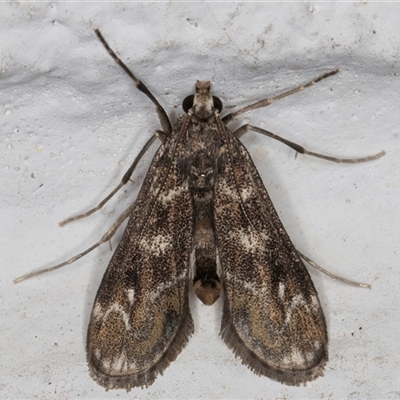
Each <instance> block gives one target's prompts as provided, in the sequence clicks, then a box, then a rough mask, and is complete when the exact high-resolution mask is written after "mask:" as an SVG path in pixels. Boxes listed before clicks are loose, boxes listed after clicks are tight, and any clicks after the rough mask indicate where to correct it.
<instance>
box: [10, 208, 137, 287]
mask: <svg viewBox="0 0 400 400" xmlns="http://www.w3.org/2000/svg"><path fill="white" fill-rule="evenodd" d="M133 206H134V204H133V205H131V206H130V207H128V208H127V209H126V210H125V211H124V212H123V213H122V215H120V217H119V218H118V219H117V221H116V222H114V224H113V225H112V226H111V228H110V229H109V230H108V231H107V232H106V233H105V234H104V235H103V237H102V238H101V239H100V240H99V241H98V242H96V243H95V244H94V245H93V246H90V247H89V248H88V249H86V250H84V251H82V253H79V254H77V255H76V256H74V257H72V258H70V259H69V260H67V261H64V262H62V263H61V264H57V265H54V266H52V267H49V268H44V269H40V270H39V271H35V272H30V273H29V274H26V275H22V276H20V277H19V278H16V279H14V283H19V282H22V281H25V280H26V279H30V278H33V277H35V276H38V275H42V274H45V273H47V272H51V271H55V270H56V269H59V268H61V267H65V266H66V265H69V264H72V263H74V262H75V261H77V260H79V259H80V258H82V257H83V256H85V255H86V254H89V253H90V252H91V251H92V250H94V249H95V248H97V247H99V246H100V245H101V244H103V243H105V242H108V241H109V240H110V239H111V238H112V237H113V236H114V234H115V232H116V231H117V230H118V228H119V227H120V226H121V224H122V223H123V222H124V221H125V220H126V218H128V217H129V214H130V213H131V210H132V207H133Z"/></svg>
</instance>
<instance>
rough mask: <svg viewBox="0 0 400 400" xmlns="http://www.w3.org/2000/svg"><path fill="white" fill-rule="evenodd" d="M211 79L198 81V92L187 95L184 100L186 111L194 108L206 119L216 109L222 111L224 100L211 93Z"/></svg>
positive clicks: (184, 109) (196, 112) (200, 116)
mask: <svg viewBox="0 0 400 400" xmlns="http://www.w3.org/2000/svg"><path fill="white" fill-rule="evenodd" d="M210 88H211V82H210V81H197V83H196V94H194V95H193V94H192V95H190V96H187V97H186V98H185V99H184V100H183V102H182V108H183V111H185V113H188V112H189V110H191V109H193V113H194V114H195V115H197V116H198V117H199V118H200V119H202V120H206V119H208V118H210V117H211V116H212V115H213V112H214V110H218V112H219V113H220V112H221V111H222V101H221V100H220V99H219V98H218V97H216V96H211V94H210Z"/></svg>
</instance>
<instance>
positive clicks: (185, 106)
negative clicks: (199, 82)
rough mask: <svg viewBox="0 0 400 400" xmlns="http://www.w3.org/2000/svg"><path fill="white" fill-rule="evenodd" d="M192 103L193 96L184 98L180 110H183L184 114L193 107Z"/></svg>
mask: <svg viewBox="0 0 400 400" xmlns="http://www.w3.org/2000/svg"><path fill="white" fill-rule="evenodd" d="M193 101H194V96H193V95H190V96H188V97H185V99H184V100H183V102H182V108H183V111H185V113H186V114H187V113H188V111H189V110H190V109H191V108H192V107H193Z"/></svg>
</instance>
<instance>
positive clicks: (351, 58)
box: [0, 1, 400, 399]
mask: <svg viewBox="0 0 400 400" xmlns="http://www.w3.org/2000/svg"><path fill="white" fill-rule="evenodd" d="M399 18H400V4H398V3H397V4H396V3H369V2H352V3H350V2H346V3H330V2H306V3H303V2H302V3H250V2H249V3H247V2H240V3H239V2H235V3H233V2H227V3H224V2H219V3H204V2H197V3H178V2H168V3H167V2H165V3H162V2H161V3H160V2H158V3H146V2H142V3H130V2H124V3H117V2H108V3H107V2H103V3H97V2H86V3H81V4H78V3H73V2H71V3H63V2H40V3H39V2H38V3H32V2H17V1H12V2H7V3H1V4H0V71H1V75H0V88H1V90H0V126H1V130H0V181H1V183H2V185H1V187H0V191H1V196H0V219H1V221H2V223H1V228H0V229H1V234H0V260H1V263H0V268H1V275H0V297H1V308H2V310H1V313H0V335H1V338H2V341H1V344H2V352H1V353H2V355H1V358H0V370H1V374H0V391H1V397H2V398H14V399H16V398H19V399H20V398H21V399H22V398H40V399H56V398H57V399H73V398H78V397H79V398H82V399H90V398H96V399H100V398H115V396H118V398H141V399H142V398H143V399H158V398H159V399H162V398H175V399H187V398H224V399H225V398H226V399H227V398H263V399H266V398H268V399H278V398H279V399H283V398H287V399H303V398H308V399H317V398H324V399H327V398H335V399H339V398H348V399H366V398H373V399H378V398H398V396H399V393H400V381H399V379H398V377H399V375H400V341H399V336H400V323H399V320H400V319H399V308H400V307H399V306H400V293H399V290H398V287H399V286H400V270H399V237H400V231H399V230H400V228H399V226H400V224H399V214H400V172H399V171H400V169H399V168H400V142H399V122H398V120H399V112H398V108H399V104H400V81H399V77H398V76H399V73H400V65H399V56H400V28H399V23H398V21H399ZM94 28H100V29H101V31H102V33H103V35H104V36H105V37H106V39H107V40H108V42H109V44H110V45H111V46H112V48H113V49H114V50H115V51H116V52H117V54H119V55H120V57H121V58H122V59H123V60H124V61H125V62H126V63H127V65H128V66H129V67H130V68H131V69H132V70H133V71H134V72H135V73H136V74H137V76H138V77H140V78H141V79H142V80H143V81H144V82H145V83H146V85H147V86H148V87H149V88H150V90H151V91H152V92H153V93H154V95H155V96H156V97H157V98H158V100H159V101H160V102H161V104H162V105H163V106H164V107H165V108H166V110H167V112H168V114H169V116H170V118H171V119H172V120H174V119H176V117H177V116H178V115H179V114H181V113H182V110H181V102H182V99H183V98H184V97H185V96H187V95H188V94H191V93H192V91H193V88H194V84H195V81H196V80H197V79H200V80H211V81H212V84H213V90H214V93H215V94H216V95H217V96H219V97H220V98H221V99H222V101H223V103H224V106H225V110H227V111H226V112H229V111H231V110H232V109H233V108H234V107H237V108H239V107H242V106H244V105H246V104H249V103H250V102H254V101H257V100H260V99H262V98H265V97H268V96H270V95H274V94H277V93H279V92H281V91H284V90H287V89H289V88H291V87H294V86H296V85H300V84H302V83H305V82H307V81H308V80H309V79H311V78H314V77H316V76H318V75H319V74H321V73H322V72H324V71H329V70H330V69H333V68H335V67H339V68H340V73H339V74H338V75H335V76H333V77H331V78H329V79H327V80H324V81H323V82H321V83H319V84H317V85H316V86H314V87H312V88H310V89H308V90H306V91H304V92H302V93H298V94H295V95H293V96H291V97H288V98H285V99H283V100H281V101H279V102H277V103H274V104H273V105H271V106H270V107H267V108H265V109H260V110H257V111H254V112H252V113H250V114H246V115H244V116H242V117H241V118H238V120H237V121H235V122H233V123H232V124H231V125H230V127H232V129H235V128H236V127H238V126H240V124H243V123H244V122H251V124H253V125H256V126H260V127H262V128H265V129H268V130H270V131H272V132H274V133H276V134H279V135H282V136H283V137H285V138H287V139H289V140H292V141H295V142H296V143H299V144H301V145H303V146H305V147H307V148H308V149H310V150H313V151H316V152H321V153H324V154H329V155H334V156H338V157H362V156H365V155H371V154H375V153H377V152H379V151H381V150H385V151H386V153H387V154H386V156H385V157H383V158H381V159H379V160H377V161H373V162H370V163H364V164H353V165H351V164H334V163H330V162H327V161H324V160H319V159H316V158H313V157H307V156H301V155H298V156H297V157H295V155H296V154H295V152H294V151H293V150H292V149H290V148H288V147H286V146H284V145H282V144H281V143H279V142H276V141H273V140H271V139H268V138H266V137H263V136H261V135H258V134H256V133H248V134H247V135H245V136H244V137H243V139H242V140H243V142H244V143H245V145H246V147H247V148H248V149H249V151H250V152H251V154H252V156H253V159H254V162H255V163H256V165H257V167H258V169H259V171H260V174H261V175H262V177H263V180H264V183H265V186H266V187H267V189H268V191H269V193H270V196H271V198H272V200H273V202H274V204H275V206H276V209H277V211H278V213H279V216H280V217H281V219H282V221H283V223H284V225H285V227H286V229H287V231H288V233H289V235H290V237H291V239H292V241H293V243H294V244H295V246H296V247H297V248H298V249H299V250H300V251H302V252H303V253H305V254H306V255H308V256H309V257H311V258H312V259H314V260H315V261H316V262H318V263H319V264H321V265H322V266H324V267H325V268H327V269H328V270H330V271H331V272H333V273H336V274H338V275H341V276H344V277H347V278H349V279H353V280H359V281H363V282H368V283H370V284H371V285H372V289H371V290H366V289H359V288H354V287H351V286H348V285H345V284H342V283H340V282H338V281H335V280H331V279H330V278H328V277H327V276H325V275H323V274H321V273H319V272H317V271H315V270H312V269H311V270H310V274H311V275H312V277H313V280H314V282H315V286H316V287H317V290H318V292H319V294H320V299H321V303H322V306H323V308H324V311H325V315H326V319H327V324H328V330H329V340H330V361H329V363H328V365H327V368H326V372H325V376H324V377H323V378H320V379H318V380H316V381H314V382H312V383H309V384H308V385H307V386H306V387H288V386H284V385H281V384H279V383H276V382H274V381H272V380H270V379H268V378H265V377H258V376H256V375H254V374H253V373H252V372H251V371H250V370H248V369H247V368H246V367H245V366H244V365H242V364H241V362H240V360H239V359H237V358H235V357H234V355H233V354H232V352H231V351H230V350H229V349H228V348H227V347H226V346H225V344H224V343H223V341H222V340H221V339H220V338H219V336H218V334H219V324H220V317H221V312H222V302H221V301H219V302H218V303H217V304H216V305H215V306H214V307H212V308H207V307H205V306H203V305H201V304H200V303H199V302H198V301H197V300H196V299H195V298H194V297H193V296H191V306H192V314H193V318H194V321H195V329H196V332H195V334H194V336H193V337H192V338H191V340H190V342H189V344H188V346H187V347H186V348H185V349H184V350H183V351H182V353H181V354H180V355H179V357H178V358H177V360H176V361H175V362H174V363H172V364H171V365H170V367H169V368H167V370H166V371H165V373H164V375H163V376H160V377H159V378H158V379H157V380H156V381H155V383H154V384H153V385H152V386H151V387H149V388H147V389H135V390H132V391H131V393H129V394H127V393H125V392H124V391H111V392H106V391H105V390H104V389H103V388H102V387H100V386H98V385H97V384H96V383H95V382H94V381H92V379H91V378H90V377H89V374H88V370H87V365H86V360H85V340H86V329H87V324H88V320H89V315H90V311H91V307H92V304H93V300H94V296H95V294H96V291H97V288H98V286H99V284H100V281H101V277H102V275H103V273H104V271H105V269H106V267H107V264H108V262H109V260H110V257H111V255H112V252H111V251H110V248H109V246H108V245H107V244H105V245H103V246H101V247H100V248H98V249H96V250H94V251H93V252H92V253H90V254H89V255H88V256H86V257H84V258H83V259H81V260H79V261H78V262H76V263H75V264H73V265H71V266H69V267H65V268H64V269H61V270H58V271H57V272H54V273H49V274H46V275H42V276H40V277H37V278H34V279H31V280H27V281H25V282H22V283H20V284H18V285H14V284H13V283H12V281H13V279H14V278H16V277H17V276H20V275H22V274H25V273H28V272H30V271H32V270H37V269H39V268H43V267H49V266H51V265H54V264H56V263H59V262H62V261H64V260H66V259H68V258H70V257H72V256H73V255H75V254H77V253H79V252H81V251H82V250H84V249H86V248H87V247H89V246H90V245H92V244H93V243H94V242H95V241H97V240H98V239H99V238H100V237H101V236H102V234H103V233H104V232H106V230H107V229H108V228H109V227H110V226H111V225H112V224H113V222H114V221H115V220H116V219H117V217H118V216H119V215H120V214H121V213H122V211H123V210H124V209H125V208H126V207H127V205H128V204H130V203H132V202H133V201H134V199H135V196H136V195H137V192H138V189H139V187H140V185H141V182H142V181H143V178H144V176H145V174H146V171H147V168H148V166H149V163H150V161H151V158H152V154H154V151H155V148H156V146H153V147H152V149H151V150H150V151H149V153H148V154H147V155H146V156H145V157H144V158H143V160H142V161H141V162H140V163H139V166H138V168H137V170H136V172H135V173H134V175H133V177H132V180H133V183H130V184H128V185H127V186H126V187H124V189H122V190H121V191H120V193H119V194H118V195H117V196H115V198H114V199H113V200H112V201H110V203H109V204H107V206H106V207H105V208H104V209H103V210H102V211H100V212H98V213H97V214H95V215H92V216H91V217H88V218H86V219H84V220H81V221H77V222H75V223H71V224H69V225H67V226H65V227H63V228H60V227H59V226H58V222H59V221H61V220H63V219H64V218H66V217H68V216H71V215H74V214H76V213H77V212H83V211H85V210H87V209H88V208H90V207H92V206H94V205H96V204H97V203H98V202H99V201H100V200H101V199H102V198H103V197H104V196H105V195H106V194H107V193H109V192H110V191H111V190H112V188H114V187H115V186H116V185H117V184H118V182H119V181H120V179H121V177H122V175H123V174H124V172H125V170H126V169H127V168H128V166H129V165H130V164H131V163H132V161H133V159H134V158H135V156H136V155H137V154H138V152H139V151H140V149H141V147H142V146H143V145H144V143H145V142H146V140H147V139H148V138H149V137H150V136H151V135H152V134H153V133H154V131H155V130H156V129H159V128H160V127H159V122H158V119H157V115H156V113H155V111H154V106H153V105H152V104H151V102H150V101H149V100H148V99H146V97H145V96H144V95H143V94H142V93H140V92H138V91H137V90H136V88H135V86H134V85H133V84H132V81H131V80H130V79H129V77H128V76H127V75H126V74H125V73H124V72H123V71H122V70H121V69H120V68H119V67H118V66H117V65H116V64H115V63H114V61H113V60H112V59H111V57H110V56H109V55H108V54H107V52H106V51H105V49H104V47H103V46H102V44H101V43H100V42H99V40H98V39H97V37H96V35H95V34H94V32H93V29H94ZM121 234H122V229H120V231H119V232H118V233H117V234H116V236H115V237H114V238H113V239H112V241H111V244H112V248H113V249H115V247H116V245H117V243H118V240H119V239H120V237H121Z"/></svg>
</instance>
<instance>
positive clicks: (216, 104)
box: [213, 96, 222, 113]
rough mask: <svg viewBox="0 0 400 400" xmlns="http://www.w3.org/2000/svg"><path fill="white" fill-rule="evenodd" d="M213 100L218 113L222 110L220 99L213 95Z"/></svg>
mask: <svg viewBox="0 0 400 400" xmlns="http://www.w3.org/2000/svg"><path fill="white" fill-rule="evenodd" d="M213 101H214V108H216V109H217V110H218V112H219V113H220V112H221V111H222V101H221V100H220V99H219V98H218V97H215V96H213Z"/></svg>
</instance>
